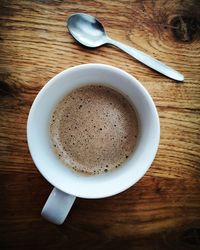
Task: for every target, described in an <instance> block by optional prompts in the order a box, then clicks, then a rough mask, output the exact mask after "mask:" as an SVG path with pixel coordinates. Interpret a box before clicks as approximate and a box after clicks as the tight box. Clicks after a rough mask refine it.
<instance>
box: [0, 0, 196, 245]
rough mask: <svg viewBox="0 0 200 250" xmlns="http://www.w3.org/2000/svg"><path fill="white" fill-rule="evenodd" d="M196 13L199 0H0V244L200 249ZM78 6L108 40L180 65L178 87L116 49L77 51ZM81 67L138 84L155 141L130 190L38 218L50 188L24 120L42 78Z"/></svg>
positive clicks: (103, 48) (177, 67) (175, 65)
mask: <svg viewBox="0 0 200 250" xmlns="http://www.w3.org/2000/svg"><path fill="white" fill-rule="evenodd" d="M199 11H200V3H199V1H195V0H193V1H192V0H186V1H178V0H173V1H165V0H159V1H153V0H152V1H150V0H149V1H128V0H120V1H114V0H113V1H100V0H95V1H92V0H91V1H90V0H89V1H84V0H81V1H61V0H57V1H51V0H35V1H17V0H16V1H6V0H2V1H1V2H0V19H1V21H0V25H1V27H0V183H1V195H0V204H1V205H0V215H1V218H0V249H20V250H21V249H27V250H29V249H48V250H49V249H52V250H53V249H70V250H73V249H85V250H86V249H87V250H88V249H92V250H93V249H94V250H95V249H98V250H99V249H117V250H118V249H148V250H149V249H159V250H160V249H181V250H182V249H187V250H188V249H195V250H196V249H200V179H199V177H200V164H199V163H200V155H199V153H200V145H199V141H200V140H199V139H200V137H199V128H200V126H199V125H200V116H199V110H200V109H199V108H200V86H199V84H200V57H199V52H200V46H199V40H200V22H199V21H200V12H199ZM75 12H86V13H90V14H92V15H95V16H97V17H98V19H99V20H100V21H102V22H103V24H104V25H105V27H106V30H107V32H108V34H109V35H110V36H111V37H113V38H116V39H118V40H119V41H122V42H124V43H126V44H128V45H130V46H134V47H136V48H138V49H141V50H143V51H145V52H147V53H148V54H150V55H152V56H155V57H156V58H158V59H160V60H162V61H164V62H165V63H166V64H168V65H169V66H172V67H173V68H175V69H177V70H179V71H180V72H182V73H183V74H184V75H185V81H184V83H177V82H175V81H173V80H170V79H168V78H166V77H164V76H162V75H160V74H158V73H156V72H155V71H153V70H151V69H149V68H147V67H146V66H144V65H142V64H141V63H139V62H137V61H136V60H134V59H132V58H131V57H130V56H128V55H126V54H125V53H123V52H121V51H119V50H117V49H116V48H113V47H109V46H103V47H100V48H98V49H95V50H92V49H86V48H84V47H81V46H80V45H78V44H77V43H76V42H75V41H74V40H73V38H72V37H71V36H70V35H69V33H68V31H67V30H66V18H67V17H68V16H69V15H70V14H72V13H75ZM83 63H106V64H110V65H113V66H116V67H119V68H121V69H123V70H125V71H127V72H128V73H130V74H132V75H134V76H135V77H136V78H137V79H138V80H139V81H141V82H142V84H143V85H144V86H145V87H146V88H147V90H148V91H149V92H150V94H151V95H152V97H153V99H154V101H155V103H156V106H157V109H158V112H159V116H160V122H161V140H160V146H159V150H158V153H157V156H156V159H155V161H154V163H153V164H152V166H151V168H150V170H149V171H148V172H147V174H146V175H145V176H144V178H143V179H141V180H140V181H139V182H138V183H137V184H136V185H135V186H134V187H132V188H130V189H129V190H127V191H125V192H123V193H122V194H119V195H116V196H114V197H111V198H107V199H101V200H86V199H77V201H76V202H75V204H74V206H73V209H72V211H71V212H70V215H69V217H68V219H67V221H66V222H65V223H64V224H63V225H62V226H56V225H53V224H50V223H48V222H47V221H45V220H44V219H43V218H42V217H41V216H40V211H41V209H42V206H43V204H44V202H45V200H46V199H47V197H48V195H49V193H50V191H51V189H52V186H51V185H50V184H49V183H48V182H47V181H46V180H45V179H44V178H43V177H42V176H41V175H40V174H39V172H38V171H37V169H36V167H35V165H34V163H33V161H32V159H31V156H30V154H29V151H28V148H27V141H26V121H27V116H28V112H29V109H30V106H31V104H32V102H33V100H34V98H35V96H36V95H37V93H38V91H39V90H40V89H41V88H42V87H43V86H44V85H45V83H46V82H47V81H48V80H49V79H50V78H51V77H53V76H54V75H55V74H57V73H59V72H60V71H62V70H64V69H66V68H69V67H71V66H74V65H78V64H83ZM38 153H42V152H38Z"/></svg>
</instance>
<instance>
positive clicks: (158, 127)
mask: <svg viewBox="0 0 200 250" xmlns="http://www.w3.org/2000/svg"><path fill="white" fill-rule="evenodd" d="M88 68H101V69H108V70H112V71H115V72H118V73H121V74H123V75H124V77H128V78H129V79H131V80H132V81H134V82H135V83H137V85H138V87H139V88H141V89H142V91H143V92H144V93H145V96H146V98H147V99H148V101H149V102H150V103H151V108H152V110H153V112H154V113H153V115H154V117H155V122H156V126H157V134H156V135H155V136H156V139H155V142H156V143H155V144H154V145H153V153H152V154H151V157H150V159H149V160H148V164H147V163H146V165H148V166H147V167H146V168H143V171H140V174H138V175H137V177H134V178H132V181H129V182H127V184H126V185H123V186H122V187H121V188H119V189H118V190H117V191H116V190H114V191H113V192H108V193H107V194H103V195H96V196H95V195H88V194H87V193H85V194H83V193H81V194H77V193H76V192H74V193H73V192H68V191H66V190H65V188H64V187H63V186H62V185H60V184H58V182H56V180H55V179H50V178H49V176H48V174H47V173H46V172H45V171H43V167H41V166H40V163H39V161H38V160H37V157H36V155H33V154H32V145H31V141H30V133H31V122H32V117H33V115H34V108H35V105H36V103H37V101H38V100H39V99H40V97H41V96H42V94H43V93H44V92H45V91H47V89H48V88H49V87H50V86H51V85H52V84H54V82H55V81H56V80H57V79H58V78H59V77H61V76H62V75H63V74H66V73H71V72H72V71H74V70H75V71H76V70H78V69H88ZM159 141H160V122H159V116H158V112H157V109H156V106H155V104H154V102H153V99H152V97H151V96H150V94H149V93H148V91H147V90H146V89H145V88H144V86H143V85H142V84H141V83H140V82H139V81H138V80H137V79H136V78H135V77H134V76H132V75H130V74H129V73H127V72H126V71H124V70H122V69H119V68H117V67H114V66H111V65H107V64H99V63H89V64H81V65H76V66H74V67H70V68H68V69H65V70H63V71H61V72H60V73H58V74H57V75H55V76H54V77H53V78H51V79H50V80H49V81H48V82H47V83H46V84H45V85H44V86H43V87H42V89H41V90H40V91H39V93H38V94H37V96H36V97H35V100H34V102H33V104H32V106H31V109H30V111H29V115H28V121H27V142H28V147H29V151H30V153H31V156H32V159H33V162H34V163H35V166H36V167H37V169H38V170H39V172H40V173H41V174H42V175H43V176H44V178H45V179H46V180H47V181H48V182H49V183H51V184H52V185H53V186H55V187H57V188H58V189H60V190H62V191H63V192H65V193H68V194H71V195H75V196H77V197H81V198H90V199H97V198H105V197H109V196H113V195H115V194H118V193H121V192H123V191H125V190H126V189H128V188H130V187H131V186H132V185H134V184H135V183H136V182H137V181H139V180H140V179H141V178H142V177H143V176H144V174H145V173H146V171H147V170H148V169H149V168H150V166H151V164H152V162H153V160H154V158H155V155H156V153H157V150H158V146H159Z"/></svg>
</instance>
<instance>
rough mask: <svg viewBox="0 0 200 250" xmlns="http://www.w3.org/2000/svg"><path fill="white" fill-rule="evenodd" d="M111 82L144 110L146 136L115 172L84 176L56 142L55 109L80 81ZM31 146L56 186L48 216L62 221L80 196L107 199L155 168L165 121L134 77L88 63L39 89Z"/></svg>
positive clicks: (30, 132)
mask: <svg viewBox="0 0 200 250" xmlns="http://www.w3.org/2000/svg"><path fill="white" fill-rule="evenodd" d="M88 84H105V85H106V86H110V87H113V88H114V89H116V90H118V91H119V92H121V93H123V94H125V95H126V96H128V98H129V100H130V102H132V103H133V105H134V107H135V110H136V112H137V115H138V120H139V129H140V135H139V139H138V143H137V146H136V149H135V151H134V152H133V154H132V155H131V156H130V157H129V159H128V160H127V161H126V162H125V163H124V164H122V166H121V167H120V168H118V169H116V170H114V171H111V172H108V173H105V174H101V175H93V176H84V175H79V174H78V173H76V172H74V171H72V170H71V169H70V168H68V167H66V166H64V165H63V163H62V162H61V161H60V160H59V159H58V158H57V156H56V155H55V153H54V151H53V149H52V146H51V141H50V135H49V122H50V117H51V113H52V111H53V109H54V107H55V105H56V104H57V103H58V101H59V100H60V99H62V97H63V96H64V95H66V94H67V93H69V92H71V91H72V90H73V89H76V88H78V87H80V86H84V85H88ZM27 138H28V146H29V150H30V153H31V156H32V158H33V161H34V163H35V165H36V166H37V168H38V170H39V171H40V173H41V174H42V175H43V176H44V177H45V178H46V179H47V181H49V182H50V183H51V184H52V185H53V186H54V189H53V191H52V192H51V194H50V196H49V198H48V200H47V202H46V204H45V206H44V208H43V210H42V215H43V216H44V217H45V218H46V219H47V220H49V221H51V222H53V223H55V224H62V223H63V221H64V220H65V218H66V216H67V214H68V213H69V211H70V209H71V207H72V205H73V203H74V200H75V198H76V197H81V198H91V199H93V198H104V197H108V196H112V195H115V194H118V193H120V192H122V191H124V190H126V189H127V188H129V187H131V186H132V185H134V184H135V183H136V182H137V181H138V180H139V179H140V178H142V176H143V175H144V174H145V173H146V171H147V170H148V168H149V167H150V165H151V163H152V161H153V159H154V157H155V155H156V152H157V149H158V144H159V139H160V123H159V117H158V113H157V110H156V107H155V104H154V102H153V100H152V98H151V96H150V95H149V94H148V92H147V90H146V89H145V88H144V87H143V86H142V85H141V83H140V82H139V81H138V80H136V79H135V78H134V77H133V76H131V75H130V74H128V73H126V72H125V71H123V70H121V69H118V68H116V67H113V66H109V65H104V64H84V65H79V66H75V67H72V68H69V69H67V70H64V71H62V72H61V73H59V74H58V75H56V76H55V77H53V78H52V79H51V80H50V81H49V82H48V83H47V84H46V85H45V86H44V87H43V88H42V90H41V91H40V92H39V94H38V95H37V97H36V98H35V100H34V102H33V105H32V107H31V110H30V113H29V117H28V123H27Z"/></svg>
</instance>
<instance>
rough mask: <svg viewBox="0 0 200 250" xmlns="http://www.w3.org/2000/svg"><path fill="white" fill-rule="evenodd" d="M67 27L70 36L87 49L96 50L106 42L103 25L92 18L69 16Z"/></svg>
mask: <svg viewBox="0 0 200 250" xmlns="http://www.w3.org/2000/svg"><path fill="white" fill-rule="evenodd" d="M67 27H68V29H69V32H70V33H71V35H72V36H73V37H74V38H75V39H76V40H77V41H78V42H79V43H81V44H83V45H85V46H87V47H90V48H96V47H99V46H101V45H103V44H105V43H106V42H107V35H106V32H105V30H104V27H103V25H102V24H101V23H100V22H99V21H98V20H97V19H96V18H95V17H93V16H90V15H87V14H82V13H80V14H74V15H71V16H70V17H69V19H68V21H67Z"/></svg>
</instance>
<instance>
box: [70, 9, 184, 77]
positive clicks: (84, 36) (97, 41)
mask: <svg viewBox="0 0 200 250" xmlns="http://www.w3.org/2000/svg"><path fill="white" fill-rule="evenodd" d="M67 27H68V29H69V32H70V33H71V35H72V36H73V37H74V38H75V39H76V40H77V41H78V42H79V43H81V44H83V45H85V46H87V47H90V48H96V47H99V46H101V45H103V44H106V43H107V44H112V45H114V46H116V47H118V48H120V49H121V50H123V51H125V52H126V53H128V54H129V55H131V56H132V57H134V58H135V59H137V60H138V61H140V62H142V63H144V64H145V65H147V66H149V67H150V68H152V69H154V70H156V71H158V72H160V73H161V74H163V75H165V76H168V77H169V78H172V79H174V80H177V81H183V80H184V76H183V75H182V74H181V73H179V72H178V71H176V70H174V69H172V68H170V67H168V66H167V65H165V64H164V63H162V62H160V61H158V60H156V59H154V58H153V57H151V56H149V55H147V54H145V53H143V52H142V51H139V50H137V49H135V48H131V47H129V46H127V45H125V44H123V43H120V42H118V41H116V40H113V39H111V38H110V37H108V36H107V34H106V32H105V30H104V27H103V25H102V24H101V23H100V22H99V21H98V20H97V19H96V18H95V17H93V16H90V15H87V14H83V13H77V14H74V15H71V16H70V17H69V19H68V20H67Z"/></svg>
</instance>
